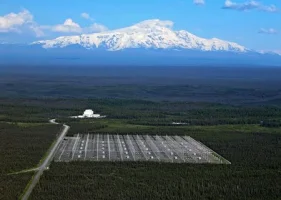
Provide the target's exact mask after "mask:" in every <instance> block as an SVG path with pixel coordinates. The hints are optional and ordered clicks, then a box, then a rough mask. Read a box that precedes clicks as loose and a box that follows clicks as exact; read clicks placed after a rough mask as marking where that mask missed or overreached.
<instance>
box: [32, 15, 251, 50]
mask: <svg viewBox="0 0 281 200" xmlns="http://www.w3.org/2000/svg"><path fill="white" fill-rule="evenodd" d="M172 27H173V22H171V21H161V20H158V19H155V20H146V21H143V22H140V23H138V24H135V25H133V26H130V27H127V28H122V29H117V30H112V31H106V32H102V33H93V34H82V35H79V36H62V37H58V38H56V39H53V40H42V41H38V42H34V43H32V44H40V45H42V46H43V47H44V48H55V47H59V48H63V47H66V46H68V45H75V44H76V45H81V46H83V47H85V48H87V49H91V48H99V47H103V48H105V49H107V50H110V51H117V50H122V49H127V48H154V49H159V48H160V49H194V50H202V51H234V52H246V51H248V49H247V48H245V47H243V46H241V45H238V44H236V43H233V42H228V41H223V40H220V39H217V38H213V39H204V38H200V37H197V36H195V35H193V34H191V33H189V32H187V31H184V30H182V31H173V30H172Z"/></svg>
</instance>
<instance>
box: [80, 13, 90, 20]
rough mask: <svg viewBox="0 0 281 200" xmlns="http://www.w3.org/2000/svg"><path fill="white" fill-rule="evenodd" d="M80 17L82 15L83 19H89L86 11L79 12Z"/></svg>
mask: <svg viewBox="0 0 281 200" xmlns="http://www.w3.org/2000/svg"><path fill="white" fill-rule="evenodd" d="M81 17H83V18H84V19H90V18H91V17H90V15H89V14H88V13H81Z"/></svg>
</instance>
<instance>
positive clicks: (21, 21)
mask: <svg viewBox="0 0 281 200" xmlns="http://www.w3.org/2000/svg"><path fill="white" fill-rule="evenodd" d="M23 30H29V31H31V32H33V33H34V34H35V35H36V36H38V37H40V36H43V35H44V33H43V31H42V30H41V29H40V27H39V26H38V25H37V23H36V22H34V20H33V15H32V14H31V13H30V12H29V11H28V10H23V11H21V12H19V13H10V14H7V15H4V16H0V32H2V33H3V32H18V33H22V32H23Z"/></svg>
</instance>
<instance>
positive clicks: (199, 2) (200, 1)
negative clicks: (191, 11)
mask: <svg viewBox="0 0 281 200" xmlns="http://www.w3.org/2000/svg"><path fill="white" fill-rule="evenodd" d="M193 3H194V4H196V5H204V4H205V0H193Z"/></svg>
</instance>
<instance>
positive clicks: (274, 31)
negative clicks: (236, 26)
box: [258, 28, 278, 34]
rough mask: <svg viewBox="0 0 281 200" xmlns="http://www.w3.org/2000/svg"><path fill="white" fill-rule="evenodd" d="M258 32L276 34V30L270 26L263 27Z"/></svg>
mask: <svg viewBox="0 0 281 200" xmlns="http://www.w3.org/2000/svg"><path fill="white" fill-rule="evenodd" d="M258 33H261V34H277V33H278V31H277V30H275V29H273V28H270V29H264V28H261V29H260V30H259V31H258Z"/></svg>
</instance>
